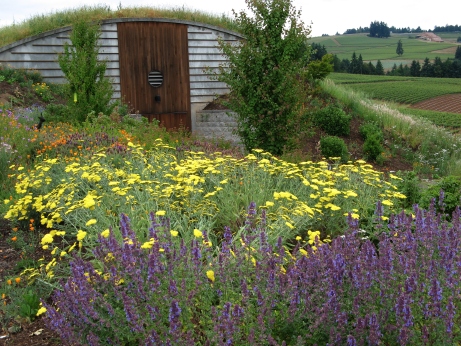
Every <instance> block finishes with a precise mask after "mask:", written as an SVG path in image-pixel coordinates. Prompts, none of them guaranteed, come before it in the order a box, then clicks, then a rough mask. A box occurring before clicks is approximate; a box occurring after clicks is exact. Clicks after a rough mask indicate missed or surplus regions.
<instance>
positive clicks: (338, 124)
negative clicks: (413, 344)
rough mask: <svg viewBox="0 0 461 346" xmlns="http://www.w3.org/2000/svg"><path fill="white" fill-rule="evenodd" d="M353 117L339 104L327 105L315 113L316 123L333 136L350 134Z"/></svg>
mask: <svg viewBox="0 0 461 346" xmlns="http://www.w3.org/2000/svg"><path fill="white" fill-rule="evenodd" d="M350 124H351V117H350V116H349V115H347V114H346V113H345V112H344V111H343V110H342V109H341V108H339V107H337V106H327V107H325V108H323V109H321V110H319V111H317V112H316V113H315V114H314V125H316V126H318V127H320V128H321V129H322V130H324V131H325V132H326V133H328V134H329V135H331V136H349V133H350Z"/></svg>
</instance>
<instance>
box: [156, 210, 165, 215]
mask: <svg viewBox="0 0 461 346" xmlns="http://www.w3.org/2000/svg"><path fill="white" fill-rule="evenodd" d="M165 214H166V211H165V210H158V211H157V212H156V213H155V216H165Z"/></svg>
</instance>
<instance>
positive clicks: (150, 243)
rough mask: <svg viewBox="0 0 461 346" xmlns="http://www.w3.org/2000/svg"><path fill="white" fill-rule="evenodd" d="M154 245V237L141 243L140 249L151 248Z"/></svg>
mask: <svg viewBox="0 0 461 346" xmlns="http://www.w3.org/2000/svg"><path fill="white" fill-rule="evenodd" d="M152 246H154V239H151V240H149V241H146V242H145V243H144V244H142V245H141V249H151V248H152Z"/></svg>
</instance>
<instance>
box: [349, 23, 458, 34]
mask: <svg viewBox="0 0 461 346" xmlns="http://www.w3.org/2000/svg"><path fill="white" fill-rule="evenodd" d="M376 24H379V25H382V24H384V25H385V26H386V27H387V24H386V23H383V22H379V23H378V22H372V23H371V24H370V27H367V26H366V27H364V28H362V27H359V28H358V29H347V30H346V31H345V32H344V33H343V35H348V34H360V33H366V34H370V28H371V29H373V26H376ZM388 29H389V31H390V32H391V33H395V34H406V33H419V32H423V31H426V30H423V29H421V27H420V26H418V27H417V28H416V29H414V28H413V29H410V27H407V28H396V27H395V26H391V27H389V28H388ZM371 31H373V30H371ZM427 31H428V32H457V31H458V32H459V31H461V25H448V24H447V25H445V26H435V27H434V29H433V30H431V29H429V30H427ZM372 36H373V35H372ZM384 37H385V36H384Z"/></svg>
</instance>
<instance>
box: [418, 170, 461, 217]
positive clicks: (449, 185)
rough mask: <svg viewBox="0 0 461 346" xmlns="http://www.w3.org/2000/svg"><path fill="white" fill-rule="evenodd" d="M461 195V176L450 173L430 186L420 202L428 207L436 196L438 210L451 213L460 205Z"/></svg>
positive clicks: (424, 206)
mask: <svg viewBox="0 0 461 346" xmlns="http://www.w3.org/2000/svg"><path fill="white" fill-rule="evenodd" d="M441 190H443V194H444V198H443V203H440V194H441V192H440V191H441ZM460 197H461V178H459V177H455V176H452V175H450V176H448V177H445V178H443V179H442V180H441V181H440V182H439V183H437V184H435V185H433V186H431V187H430V188H428V189H427V190H426V191H425V192H424V193H423V195H422V196H421V199H420V201H419V204H420V206H421V207H423V208H426V209H427V208H428V207H429V205H430V203H431V200H432V199H433V198H435V201H436V207H437V210H438V211H444V212H445V213H447V214H448V215H451V214H452V213H453V211H454V210H455V208H456V206H457V205H459V203H460Z"/></svg>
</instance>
